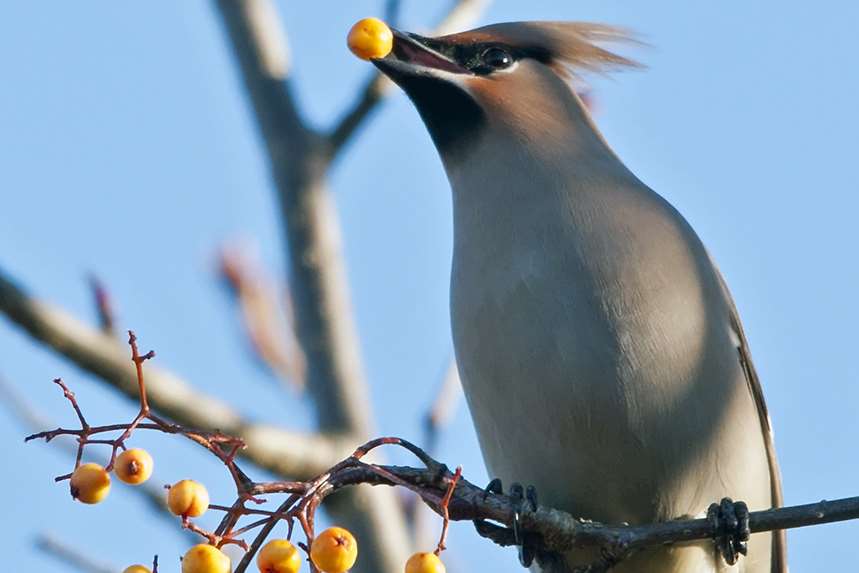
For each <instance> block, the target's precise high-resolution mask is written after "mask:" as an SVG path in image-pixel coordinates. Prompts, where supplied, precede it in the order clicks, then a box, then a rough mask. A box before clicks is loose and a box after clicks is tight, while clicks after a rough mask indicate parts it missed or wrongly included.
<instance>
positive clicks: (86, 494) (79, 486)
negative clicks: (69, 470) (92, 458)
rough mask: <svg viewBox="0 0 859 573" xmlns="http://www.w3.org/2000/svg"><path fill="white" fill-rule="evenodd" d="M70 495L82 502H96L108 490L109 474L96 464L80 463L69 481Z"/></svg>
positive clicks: (105, 495) (101, 498)
mask: <svg viewBox="0 0 859 573" xmlns="http://www.w3.org/2000/svg"><path fill="white" fill-rule="evenodd" d="M69 488H70V489H71V492H72V497H73V498H75V499H76V500H78V501H81V502H83V503H98V502H100V501H101V500H103V499H104V498H106V497H107V494H108V493H109V492H110V475H109V474H108V473H107V472H106V471H105V470H104V468H103V467H101V466H100V465H98V464H92V463H90V464H82V465H80V466H78V469H76V470H75V471H74V473H73V474H72V479H71V480H70V482H69Z"/></svg>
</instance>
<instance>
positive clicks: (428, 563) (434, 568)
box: [406, 553, 446, 573]
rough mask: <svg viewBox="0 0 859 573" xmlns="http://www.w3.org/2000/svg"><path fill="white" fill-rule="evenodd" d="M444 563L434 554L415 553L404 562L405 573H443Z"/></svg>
mask: <svg viewBox="0 0 859 573" xmlns="http://www.w3.org/2000/svg"><path fill="white" fill-rule="evenodd" d="M445 571H446V570H445V568H444V563H442V562H441V559H439V558H438V555H436V554H435V553H415V554H414V555H412V556H411V557H409V560H408V561H406V573H445Z"/></svg>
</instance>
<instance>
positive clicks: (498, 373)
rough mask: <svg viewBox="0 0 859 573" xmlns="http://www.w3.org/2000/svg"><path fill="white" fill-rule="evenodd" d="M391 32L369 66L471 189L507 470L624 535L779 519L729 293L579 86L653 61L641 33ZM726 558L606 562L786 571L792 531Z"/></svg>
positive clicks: (496, 455)
mask: <svg viewBox="0 0 859 573" xmlns="http://www.w3.org/2000/svg"><path fill="white" fill-rule="evenodd" d="M393 36H394V38H393V46H392V50H391V52H390V53H388V54H387V55H385V56H384V57H379V58H375V59H373V60H372V62H373V63H374V65H375V66H376V67H377V68H378V69H379V70H380V71H381V72H382V73H383V74H385V75H386V76H388V77H389V78H390V79H391V80H393V82H394V83H395V84H397V85H398V86H399V87H400V88H401V89H402V90H403V91H404V92H405V94H406V95H407V96H408V97H409V98H410V99H411V101H412V102H413V104H414V106H415V107H416V109H417V111H418V113H419V115H420V117H421V119H422V120H423V123H424V124H425V126H426V128H427V130H428V131H429V134H430V136H431V138H432V141H433V142H434V144H435V147H436V149H437V151H438V153H439V155H440V157H441V160H442V164H443V167H444V170H445V172H446V174H447V178H448V181H449V183H450V187H451V190H452V197H453V200H452V205H453V256H452V267H451V269H452V270H451V280H450V312H451V324H452V335H453V344H454V351H455V357H456V361H457V365H458V368H459V371H460V377H461V379H462V384H463V388H464V391H465V396H466V401H467V403H468V406H469V410H470V413H471V417H472V419H473V422H474V426H475V429H476V433H477V437H478V441H479V444H480V449H481V452H482V455H483V459H484V462H485V464H486V467H487V470H488V472H489V474H490V475H491V476H493V477H497V478H500V479H501V480H502V482H504V483H508V484H509V483H511V482H518V483H523V484H529V485H532V486H534V488H535V489H536V491H537V492H538V493H539V500H540V503H541V504H544V505H546V506H550V507H554V508H557V509H562V510H565V511H567V512H570V513H571V514H573V515H574V516H577V517H581V518H587V519H592V520H596V521H599V522H603V523H611V524H619V523H629V524H648V523H654V522H661V521H668V520H673V519H679V518H689V517H703V516H705V515H707V514H708V509H709V510H710V511H712V507H718V506H712V507H711V504H713V503H714V502H718V501H719V500H720V499H723V498H733V499H738V500H743V501H744V502H745V503H747V504H748V507H750V508H751V509H765V508H770V507H774V506H779V505H780V504H781V502H782V491H781V478H780V475H779V469H778V462H777V458H776V453H775V449H774V445H773V437H772V428H771V422H770V419H769V415H768V413H767V408H766V405H765V402H764V397H763V393H762V390H761V384H760V381H759V378H758V375H757V373H756V371H755V368H754V365H753V363H752V360H751V354H750V350H749V345H748V341H747V339H746V336H745V333H744V332H743V328H742V325H741V322H740V319H739V316H738V313H737V308H736V306H735V304H734V301H733V299H732V296H731V294H730V292H729V290H728V288H727V286H726V284H725V281H724V279H723V277H722V275H721V274H720V271H719V270H718V268H717V267H716V265H715V263H714V262H713V259H712V258H711V256H710V254H709V252H708V250H707V249H706V248H705V246H704V245H703V243H702V241H701V239H700V238H699V237H698V235H697V234H696V233H695V231H694V230H693V229H692V227H691V226H690V224H689V223H688V222H687V221H686V219H684V217H683V216H682V215H681V214H680V213H679V212H678V211H677V210H676V209H675V208H674V207H673V206H672V205H671V204H670V203H669V202H668V201H667V200H666V199H664V198H663V197H662V196H661V195H659V194H657V193H656V192H655V191H653V190H652V189H650V188H649V187H648V186H647V185H646V184H645V183H643V182H642V181H641V180H639V179H638V177H636V176H635V175H634V174H633V173H632V172H631V171H630V169H629V168H627V167H626V165H625V164H624V163H623V162H622V160H621V159H620V158H619V157H618V155H617V154H616V153H615V152H614V151H613V150H612V148H611V147H610V146H609V144H608V143H607V141H606V140H605V138H604V137H603V135H602V134H601V133H600V131H599V130H598V128H597V126H596V125H595V123H594V121H593V119H592V117H591V115H590V114H589V111H588V109H587V106H586V105H584V104H583V102H582V99H581V98H580V97H579V96H578V95H577V93H576V89H575V85H576V84H577V82H579V81H580V79H581V77H582V75H583V74H585V73H588V72H598V73H603V72H607V71H611V70H613V69H619V68H627V67H631V66H637V63H636V62H635V61H633V60H632V59H629V58H627V57H625V56H623V55H621V54H620V53H619V51H618V50H617V49H615V48H613V47H612V44H618V43H626V42H630V41H635V37H634V35H633V34H631V33H630V32H628V31H627V30H625V29H622V28H617V27H613V26H609V25H603V24H596V23H586V22H508V23H500V24H493V25H489V26H484V27H480V28H477V29H474V30H470V31H465V32H459V33H454V34H450V35H445V36H440V37H426V36H421V35H418V34H414V33H409V32H403V31H399V30H393ZM718 546H719V544H717V543H714V542H713V540H706V541H697V542H689V543H675V544H671V545H664V546H658V547H655V548H649V549H644V550H640V551H637V552H634V553H631V554H630V555H628V556H625V557H624V558H623V559H622V560H620V561H619V562H617V563H608V564H605V565H606V566H609V565H610V566H611V571H616V572H618V573H630V572H635V573H656V572H659V573H666V572H681V571H682V572H715V571H720V572H721V571H732V572H747V573H763V572H772V573H777V572H778V573H780V572H784V571H786V570H787V569H786V567H787V564H786V549H785V538H784V534H783V532H774V533H770V532H766V533H757V534H754V535H752V536H751V538H750V539H749V542H748V554H747V556H745V557H741V558H739V559H738V560H737V561H736V563H734V564H729V561H730V560H731V559H730V557H731V556H730V555H726V558H727V559H722V558H721V555H722V553H723V552H724V551H722V552H720V550H719V548H718ZM722 547H723V548H724V544H723V545H722ZM600 558H601V557H600V554H599V552H598V551H597V550H590V549H579V550H575V551H571V552H568V553H565V554H563V555H559V556H558V555H556V556H551V555H537V559H536V560H535V561H534V562H533V563H530V567H531V569H532V571H535V572H542V573H572V572H573V571H576V570H577V568H580V567H584V566H586V565H588V564H591V563H595V562H599V559H600ZM529 561H530V559H529ZM525 564H526V565H527V564H528V563H527V561H526V563H525Z"/></svg>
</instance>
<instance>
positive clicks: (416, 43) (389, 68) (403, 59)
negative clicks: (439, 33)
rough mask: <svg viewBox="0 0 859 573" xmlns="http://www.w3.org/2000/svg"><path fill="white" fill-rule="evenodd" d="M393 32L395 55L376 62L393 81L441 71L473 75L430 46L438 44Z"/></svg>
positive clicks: (408, 34)
mask: <svg viewBox="0 0 859 573" xmlns="http://www.w3.org/2000/svg"><path fill="white" fill-rule="evenodd" d="M391 31H392V32H393V34H394V47H393V49H392V50H391V53H390V54H388V55H387V56H385V57H384V58H377V59H374V60H373V64H374V65H375V66H376V67H377V68H379V70H380V71H381V72H382V73H384V74H385V75H387V76H389V77H390V78H391V79H392V80H395V81H396V80H398V79H404V78H406V77H409V76H437V72H439V71H441V72H447V73H453V74H471V72H470V71H469V70H468V68H465V67H463V66H461V65H460V64H459V63H457V62H456V61H455V60H453V59H451V58H450V57H449V56H447V55H446V54H444V53H442V52H440V51H439V50H438V49H434V48H432V47H430V43H433V44H437V42H436V41H434V40H431V39H429V38H424V37H422V36H418V35H417V34H410V33H408V32H400V31H399V30H395V29H392V30H391Z"/></svg>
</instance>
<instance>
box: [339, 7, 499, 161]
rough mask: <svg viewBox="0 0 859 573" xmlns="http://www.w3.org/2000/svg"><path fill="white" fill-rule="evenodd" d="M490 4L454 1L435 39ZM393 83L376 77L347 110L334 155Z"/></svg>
mask: <svg viewBox="0 0 859 573" xmlns="http://www.w3.org/2000/svg"><path fill="white" fill-rule="evenodd" d="M489 3H490V0H453V4H452V5H451V7H450V8H449V9H448V11H447V13H446V14H445V16H444V18H442V20H441V22H439V24H438V26H436V27H435V29H434V30H433V31H432V35H434V36H443V35H445V34H450V33H452V32H457V31H460V30H463V29H465V28H468V27H469V26H471V25H472V24H473V23H474V22H475V21H477V19H478V18H480V15H481V14H482V13H483V11H484V10H485V9H486V7H487V6H489ZM392 86H393V83H392V82H391V81H390V80H389V79H388V78H386V77H385V76H383V75H382V74H380V73H374V74H372V75H371V76H370V78H369V79H368V80H367V81H366V82H365V84H364V86H363V88H362V89H361V90H360V91H359V95H358V98H357V99H356V100H355V103H353V104H352V106H351V107H350V108H349V110H347V111H346V112H345V113H344V114H343V117H342V118H341V119H340V121H339V122H338V123H337V125H336V126H335V127H334V129H332V130H331V133H330V134H329V136H328V139H329V140H330V145H331V149H332V155H334V156H336V155H338V154H339V152H340V151H342V149H343V147H344V146H345V145H346V143H347V142H348V141H349V140H350V139H351V138H352V136H353V135H354V134H355V132H356V131H357V130H358V128H359V127H361V125H363V124H364V122H365V121H366V120H367V119H368V118H369V117H370V116H371V115H372V113H373V112H374V111H375V110H376V108H377V107H378V104H379V102H380V101H382V98H384V97H385V95H387V94H388V93H389V91H390V89H391V87H392Z"/></svg>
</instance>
